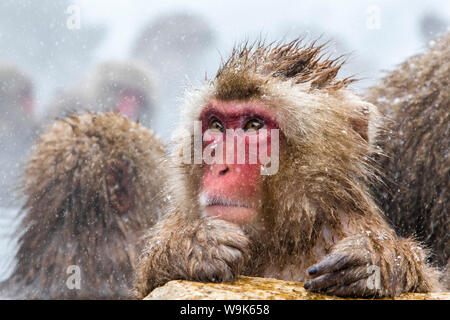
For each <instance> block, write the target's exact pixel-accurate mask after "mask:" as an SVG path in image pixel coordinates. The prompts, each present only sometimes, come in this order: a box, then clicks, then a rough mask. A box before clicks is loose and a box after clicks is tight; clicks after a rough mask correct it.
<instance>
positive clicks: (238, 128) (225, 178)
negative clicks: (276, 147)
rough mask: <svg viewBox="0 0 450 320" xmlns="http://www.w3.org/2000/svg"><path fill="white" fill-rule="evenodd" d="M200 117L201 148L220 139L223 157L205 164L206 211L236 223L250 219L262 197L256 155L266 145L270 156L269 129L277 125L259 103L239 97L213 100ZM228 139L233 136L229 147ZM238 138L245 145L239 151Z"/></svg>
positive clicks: (218, 141) (258, 159) (243, 222)
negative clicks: (237, 99) (202, 140)
mask: <svg viewBox="0 0 450 320" xmlns="http://www.w3.org/2000/svg"><path fill="white" fill-rule="evenodd" d="M200 120H201V121H202V126H203V128H202V132H203V138H204V143H203V148H204V150H205V148H208V147H211V146H212V144H216V145H217V144H218V143H220V142H222V143H223V144H221V146H222V150H223V151H222V157H223V161H220V162H221V163H219V161H216V162H213V163H211V164H206V165H205V167H204V168H205V169H204V174H203V178H202V187H201V199H200V201H201V203H202V205H204V207H205V210H204V213H205V215H206V216H214V217H218V218H219V219H223V220H227V221H231V222H235V223H239V224H245V223H248V222H251V221H253V220H254V219H255V218H256V217H257V215H258V212H259V211H260V208H261V204H262V200H263V199H262V179H261V166H262V164H263V163H262V161H261V158H260V157H257V156H256V155H259V154H260V151H261V148H263V146H264V147H265V146H267V156H268V157H270V155H271V149H272V148H271V145H272V139H271V129H278V126H277V122H276V120H275V119H274V117H272V116H271V115H270V113H269V112H268V110H267V108H265V107H264V106H263V105H262V104H258V103H254V102H240V101H231V102H229V101H226V102H224V101H213V102H211V103H209V104H208V105H207V107H206V108H205V109H204V110H203V112H202V114H201V116H200ZM262 129H265V130H267V134H266V132H265V130H263V131H261V132H260V130H262ZM263 132H264V134H263ZM230 133H232V134H231V135H229V134H230ZM233 133H234V134H235V135H236V138H235V137H234V136H233ZM228 139H235V142H232V143H233V145H232V148H229V149H227V140H228ZM239 139H242V140H241V141H242V142H243V145H245V149H241V151H240V150H239V147H238V146H237V144H238V141H239ZM277 142H278V141H277ZM219 145H220V144H219ZM264 151H265V150H264ZM215 152H217V149H216V150H215ZM227 152H228V154H227ZM230 152H231V153H232V154H231V155H230V154H229V153H230ZM240 152H241V154H240ZM222 157H220V158H222ZM239 157H241V159H239ZM251 159H254V160H253V161H252V160H251ZM243 160H244V161H243Z"/></svg>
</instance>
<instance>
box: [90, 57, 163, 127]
mask: <svg viewBox="0 0 450 320" xmlns="http://www.w3.org/2000/svg"><path fill="white" fill-rule="evenodd" d="M152 79H153V78H152V75H151V73H150V71H149V70H148V69H147V68H146V67H145V66H143V65H141V64H140V63H138V62H135V61H130V62H107V63H103V64H102V65H100V66H99V67H98V68H97V70H95V71H94V75H93V80H92V81H93V84H92V86H93V97H92V102H91V107H93V106H95V108H96V109H95V111H118V112H120V113H121V114H122V115H124V116H126V117H127V118H129V119H132V120H138V119H139V121H140V122H143V121H145V120H147V121H148V119H150V118H151V117H152V114H153V113H154V111H155V103H154V100H155V86H154V83H153V80H152Z"/></svg>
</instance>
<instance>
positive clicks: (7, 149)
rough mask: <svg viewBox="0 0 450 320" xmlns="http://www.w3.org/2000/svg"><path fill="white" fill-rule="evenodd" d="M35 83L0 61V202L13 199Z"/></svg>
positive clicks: (29, 138)
mask: <svg viewBox="0 0 450 320" xmlns="http://www.w3.org/2000/svg"><path fill="white" fill-rule="evenodd" d="M33 91H34V86H33V83H32V81H31V79H30V78H29V77H28V76H27V75H26V74H24V73H23V72H22V71H21V70H19V69H18V68H16V67H15V66H12V65H9V64H2V65H0V150H1V154H0V206H1V205H3V206H5V205H6V206H8V205H11V204H12V203H13V202H15V199H13V198H15V196H12V192H13V190H15V189H16V186H17V181H18V178H19V175H20V174H19V171H20V169H19V166H20V163H21V161H23V160H25V155H26V154H27V151H28V149H29V147H31V145H32V142H33V138H34V133H35V130H36V123H35V121H34V92H33Z"/></svg>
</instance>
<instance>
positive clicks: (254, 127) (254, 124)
mask: <svg viewBox="0 0 450 320" xmlns="http://www.w3.org/2000/svg"><path fill="white" fill-rule="evenodd" d="M262 127H264V123H263V122H262V121H261V120H258V119H251V120H249V121H247V123H246V124H245V126H244V131H258V130H259V129H261V128H262Z"/></svg>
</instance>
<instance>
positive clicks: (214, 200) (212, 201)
mask: <svg viewBox="0 0 450 320" xmlns="http://www.w3.org/2000/svg"><path fill="white" fill-rule="evenodd" d="M200 204H201V205H202V206H203V207H213V206H222V207H239V208H248V209H252V208H254V206H252V205H250V204H248V203H244V202H240V201H234V200H231V199H226V198H219V197H208V196H205V195H201V196H200Z"/></svg>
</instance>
